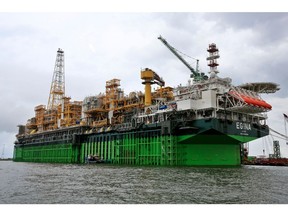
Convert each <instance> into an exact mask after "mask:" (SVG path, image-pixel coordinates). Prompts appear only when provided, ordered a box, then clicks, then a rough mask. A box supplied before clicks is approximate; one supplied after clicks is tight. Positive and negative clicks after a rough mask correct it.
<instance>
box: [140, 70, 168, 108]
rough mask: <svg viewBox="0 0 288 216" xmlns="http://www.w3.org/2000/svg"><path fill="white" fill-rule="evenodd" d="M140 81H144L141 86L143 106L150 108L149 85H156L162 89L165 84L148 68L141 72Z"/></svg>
mask: <svg viewBox="0 0 288 216" xmlns="http://www.w3.org/2000/svg"><path fill="white" fill-rule="evenodd" d="M141 79H143V80H144V81H143V82H142V84H144V85H145V106H150V105H151V103H152V96H151V84H158V85H160V86H161V87H162V86H164V85H165V82H164V80H163V79H162V78H160V77H159V76H158V74H157V73H155V72H154V71H152V70H151V69H149V68H145V69H144V70H142V71H141Z"/></svg>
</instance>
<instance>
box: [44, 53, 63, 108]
mask: <svg viewBox="0 0 288 216" xmlns="http://www.w3.org/2000/svg"><path fill="white" fill-rule="evenodd" d="M64 75H65V73H64V51H63V50H62V49H60V48H59V49H58V51H57V56H56V61H55V67H54V73H53V78H52V83H51V88H50V94H49V99H48V105H47V110H54V109H57V106H58V105H59V104H61V103H62V100H63V97H64V95H65V76H64Z"/></svg>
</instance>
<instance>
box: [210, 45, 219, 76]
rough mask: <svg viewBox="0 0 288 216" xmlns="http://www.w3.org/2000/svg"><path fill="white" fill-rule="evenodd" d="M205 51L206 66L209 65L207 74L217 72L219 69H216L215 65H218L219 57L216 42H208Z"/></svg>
mask: <svg viewBox="0 0 288 216" xmlns="http://www.w3.org/2000/svg"><path fill="white" fill-rule="evenodd" d="M207 52H208V53H209V56H208V57H207V61H208V66H209V67H210V72H209V74H211V73H215V74H217V73H219V71H218V70H217V66H219V64H218V63H217V59H218V58H219V57H220V55H219V49H218V48H217V46H216V44H215V43H212V44H209V48H208V49H207Z"/></svg>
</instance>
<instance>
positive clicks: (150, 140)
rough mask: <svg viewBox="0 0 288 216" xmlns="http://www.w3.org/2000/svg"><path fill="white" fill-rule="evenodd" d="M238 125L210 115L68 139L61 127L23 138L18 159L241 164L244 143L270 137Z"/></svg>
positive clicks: (264, 128)
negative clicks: (95, 158) (182, 124)
mask: <svg viewBox="0 0 288 216" xmlns="http://www.w3.org/2000/svg"><path fill="white" fill-rule="evenodd" d="M239 124H242V123H239V122H227V121H221V120H218V119H206V120H196V121H193V122H191V124H190V125H189V127H180V126H177V123H175V122H173V121H167V122H163V123H161V124H159V125H157V124H152V125H149V126H148V125H144V126H142V127H141V128H137V129H131V130H125V131H115V130H110V131H106V132H97V133H87V131H88V129H87V128H85V127H81V126H79V128H81V130H78V131H76V132H75V131H74V132H73V135H71V136H70V137H65V139H63V133H66V132H67V131H62V132H61V130H59V131H58V132H53V133H51V134H50V136H49V135H43V136H42V137H41V136H40V135H41V134H40V135H39V134H38V138H37V137H34V138H33V136H32V138H33V141H31V139H30V141H29V140H23V142H22V143H18V144H16V145H15V148H14V161H25V162H47V163H80V164H81V163H85V162H87V157H88V155H97V156H98V157H99V158H101V160H102V161H103V162H107V163H112V164H126V165H156V166H240V165H241V159H242V153H243V148H242V144H243V143H245V142H249V141H252V140H254V139H257V138H260V137H263V136H265V135H268V134H269V129H268V127H267V126H259V125H252V124H251V125H250V124H246V125H245V127H243V126H241V127H239ZM66 130H67V129H66ZM57 134H58V137H57ZM52 135H53V139H52V140H49V139H50V138H51V136H52ZM43 137H46V140H43ZM20 140H21V139H20Z"/></svg>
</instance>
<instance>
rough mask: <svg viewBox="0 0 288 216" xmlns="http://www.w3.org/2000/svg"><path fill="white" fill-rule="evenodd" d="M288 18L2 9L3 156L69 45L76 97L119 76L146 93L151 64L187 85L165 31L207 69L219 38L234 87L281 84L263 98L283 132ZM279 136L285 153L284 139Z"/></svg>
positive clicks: (44, 94) (43, 99)
mask: <svg viewBox="0 0 288 216" xmlns="http://www.w3.org/2000/svg"><path fill="white" fill-rule="evenodd" d="M287 23H288V13H106V12H105V13H87V12H86V13H0V50H1V52H0V66H1V69H0V80H1V85H0V92H1V93H0V100H1V106H0V119H1V121H0V157H2V153H3V150H4V156H5V157H12V154H13V143H14V141H15V134H17V132H18V128H17V125H18V124H25V123H26V121H27V119H28V118H31V117H33V116H34V107H35V106H37V105H40V104H44V105H47V102H48V97H49V90H50V85H51V80H52V75H53V70H54V64H55V59H56V52H57V49H58V48H61V49H63V50H64V55H65V84H66V87H65V88H66V95H67V96H71V97H72V100H83V99H84V97H86V96H90V95H96V94H98V93H99V92H104V91H105V82H106V81H107V80H110V79H113V78H118V79H120V80H121V88H123V89H124V92H125V93H126V94H128V93H129V92H130V91H144V86H143V85H142V84H141V79H140V70H141V68H146V67H148V68H151V69H153V70H154V71H155V72H157V73H158V74H159V75H160V76H161V77H163V79H164V80H165V82H166V85H168V86H171V87H174V86H177V85H179V84H180V83H182V84H186V83H187V81H188V78H189V76H190V72H189V70H188V69H187V68H186V67H185V66H184V65H183V64H182V63H181V62H180V61H179V60H178V59H177V58H176V57H175V56H174V55H173V54H172V53H171V52H170V51H169V50H168V49H167V48H166V47H165V46H164V45H163V44H162V43H161V41H159V40H158V39H157V37H158V36H159V35H162V36H163V37H164V38H165V39H166V40H167V41H168V42H169V43H170V44H171V45H172V46H174V47H175V48H177V49H178V50H180V51H181V52H183V53H185V54H187V55H189V56H191V57H193V58H197V59H199V60H200V69H201V70H202V71H203V72H205V73H207V72H208V70H209V68H208V67H207V62H206V60H205V59H206V57H207V51H206V49H207V47H208V44H209V43H216V45H217V46H218V48H219V51H220V59H219V61H218V62H219V64H220V66H219V67H218V69H219V71H220V73H219V76H220V77H230V78H232V81H233V84H234V85H240V84H243V83H247V82H275V83H278V84H279V85H280V88H281V90H280V91H279V92H277V93H275V94H271V95H263V98H264V99H265V100H266V101H267V102H268V103H269V104H271V105H272V107H273V108H272V109H273V110H272V111H271V112H269V113H268V117H269V119H268V123H269V126H270V127H271V128H273V129H275V130H278V131H279V132H281V133H283V134H285V130H284V119H283V113H287V114H288V109H287V107H288V98H287V97H288V95H287V90H288V85H287V81H288V73H287V69H288V63H287V50H288V29H287ZM187 60H188V61H190V62H191V64H192V65H194V64H195V62H194V61H193V59H187ZM275 139H277V138H275ZM261 140H262V141H260V142H259V141H258V142H256V143H255V144H254V142H252V143H250V154H251V155H259V154H262V149H263V146H265V145H267V144H268V141H269V142H272V138H271V137H270V138H267V139H261ZM279 141H280V144H281V153H282V155H283V156H286V157H287V156H288V150H287V149H288V148H287V146H286V144H285V141H284V140H279ZM4 145H5V148H4ZM271 146H272V144H271ZM266 149H267V148H266ZM270 150H271V152H269V153H272V147H270ZM266 151H267V150H266ZM266 153H268V152H266Z"/></svg>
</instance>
